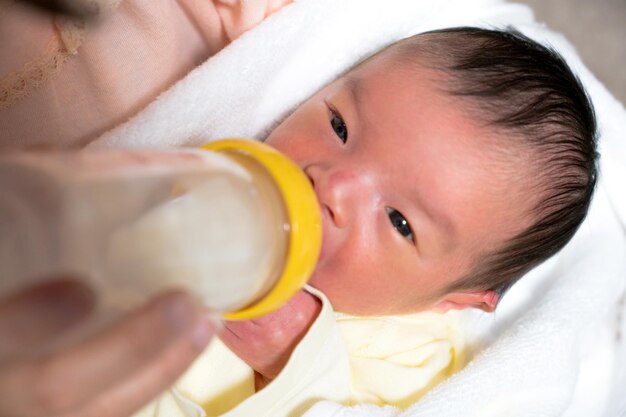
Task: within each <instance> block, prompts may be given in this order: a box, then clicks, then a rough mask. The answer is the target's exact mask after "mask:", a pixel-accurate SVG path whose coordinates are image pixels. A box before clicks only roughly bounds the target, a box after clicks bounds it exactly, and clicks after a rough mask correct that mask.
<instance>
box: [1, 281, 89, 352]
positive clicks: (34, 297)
mask: <svg viewBox="0 0 626 417" xmlns="http://www.w3.org/2000/svg"><path fill="white" fill-rule="evenodd" d="M93 307H94V294H93V292H92V291H91V290H90V289H89V288H88V287H87V286H85V285H84V284H82V283H80V282H78V281H75V280H72V279H70V278H62V279H61V278H60V279H58V280H55V281H49V282H46V283H44V284H41V285H38V286H35V287H32V288H29V289H28V290H26V291H22V292H19V293H17V294H14V295H12V296H10V297H9V298H7V299H5V300H3V301H0V358H7V357H11V356H14V355H16V354H18V353H20V354H23V353H25V351H26V350H30V349H32V348H34V347H40V346H41V345H42V344H43V343H44V342H45V341H47V340H50V339H53V338H55V337H57V336H59V335H60V334H61V333H63V332H65V331H67V330H69V329H70V328H72V327H73V326H74V325H76V324H78V323H79V322H81V321H82V320H83V319H85V318H86V317H88V316H89V314H90V313H91V311H92V310H93Z"/></svg>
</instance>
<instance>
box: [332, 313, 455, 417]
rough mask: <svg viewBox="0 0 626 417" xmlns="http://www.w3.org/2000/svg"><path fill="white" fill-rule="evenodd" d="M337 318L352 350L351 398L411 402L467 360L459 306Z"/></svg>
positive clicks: (396, 403)
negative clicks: (454, 309)
mask: <svg viewBox="0 0 626 417" xmlns="http://www.w3.org/2000/svg"><path fill="white" fill-rule="evenodd" d="M335 318H336V322H337V325H338V327H339V330H340V332H341V334H342V336H343V339H344V342H345V345H346V349H347V351H348V356H349V361H350V370H351V380H352V390H351V401H352V402H353V403H367V404H378V405H383V404H390V405H394V406H397V407H400V408H404V407H408V406H409V405H411V404H413V403H414V402H415V401H417V400H418V399H419V398H420V397H421V396H422V395H424V394H425V393H426V392H427V391H428V390H429V389H431V388H432V387H433V386H434V385H436V384H437V383H439V382H441V381H442V380H443V379H445V378H446V377H448V376H450V375H451V374H452V373H454V372H456V371H457V370H459V369H460V368H461V367H463V366H464V364H465V342H464V338H463V337H462V333H461V332H460V328H459V323H458V317H457V315H456V312H449V313H446V314H438V313H433V312H424V313H418V314H412V315H406V316H384V317H367V318H363V317H354V316H349V315H346V314H341V313H335Z"/></svg>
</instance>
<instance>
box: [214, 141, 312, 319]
mask: <svg viewBox="0 0 626 417" xmlns="http://www.w3.org/2000/svg"><path fill="white" fill-rule="evenodd" d="M202 148H203V149H207V150H211V151H216V152H223V153H226V154H228V153H238V154H241V155H246V156H249V157H251V158H252V159H254V160H255V161H257V162H258V163H259V164H260V165H262V166H263V167H264V168H265V169H266V170H267V172H268V173H269V174H270V176H271V177H272V179H273V180H274V182H275V184H276V185H277V187H278V189H279V191H280V193H281V194H282V197H283V203H284V205H285V211H286V213H287V217H288V220H289V225H290V227H289V230H288V247H287V256H286V259H285V264H284V267H283V270H282V274H281V275H280V277H279V278H278V280H277V281H276V284H275V285H274V287H273V288H272V289H271V290H270V291H269V292H268V293H267V294H265V296H263V298H261V299H259V300H258V301H256V302H255V303H254V304H252V305H249V306H247V307H244V308H243V309H241V310H238V311H234V312H229V313H226V314H224V315H223V317H224V319H226V320H248V319H251V318H254V317H259V316H262V315H264V314H267V313H270V312H272V311H274V310H276V309H278V308H280V307H281V306H282V305H283V304H285V303H286V302H287V301H288V300H289V299H290V298H291V297H293V296H294V295H295V294H296V293H297V292H298V291H299V290H300V289H301V288H302V287H303V286H304V284H306V282H307V280H308V279H309V277H310V276H311V274H312V273H313V270H314V269H315V265H316V263H317V258H318V256H319V252H320V249H321V245H322V222H321V215H320V209H319V204H318V202H317V198H316V196H315V191H314V190H313V187H312V186H311V183H310V181H309V179H308V178H307V176H306V175H305V174H304V173H303V172H302V170H301V169H300V168H299V167H298V166H297V165H296V164H295V163H294V162H293V161H291V160H290V159H289V158H287V157H286V156H285V155H283V154H281V153H280V152H278V151H277V150H275V149H274V148H271V147H270V146H268V145H265V144H263V143H261V142H257V141H254V140H250V139H223V140H218V141H215V142H210V143H207V144H206V145H203V146H202Z"/></svg>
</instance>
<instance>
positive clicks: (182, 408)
mask: <svg viewBox="0 0 626 417" xmlns="http://www.w3.org/2000/svg"><path fill="white" fill-rule="evenodd" d="M307 290H308V291H310V292H311V293H313V294H314V295H316V296H317V297H319V298H320V299H321V300H322V310H321V312H320V315H319V316H318V317H317V319H316V320H315V322H314V323H313V325H312V326H311V328H310V329H309V332H308V333H307V334H306V335H305V337H304V338H303V339H302V341H301V342H300V343H299V344H298V346H297V347H296V349H295V350H294V352H293V354H292V356H291V358H290V359H289V362H288V363H287V365H286V366H285V368H284V369H283V371H282V372H281V373H280V375H279V376H278V377H277V378H276V379H275V380H274V381H272V383H271V384H269V385H268V386H267V387H265V388H264V389H263V390H261V391H260V392H258V393H254V374H253V371H252V370H251V369H250V368H248V367H247V365H246V364H244V363H243V361H241V360H240V359H239V358H237V357H236V356H235V355H234V354H232V353H231V352H230V351H228V349H227V348H226V347H225V346H224V345H223V344H222V343H221V342H219V341H218V340H215V341H214V342H212V343H211V345H210V346H209V348H208V349H207V350H206V351H205V352H204V353H203V354H202V356H201V357H200V358H199V359H198V360H197V361H196V362H195V363H194V365H193V366H192V367H191V368H190V370H189V371H188V372H187V373H186V374H185V375H184V376H183V377H182V378H181V379H180V380H179V381H178V383H177V384H176V389H175V390H172V391H170V392H168V393H166V394H164V395H163V396H162V397H161V398H159V399H157V400H156V401H154V402H153V403H152V404H150V405H148V406H147V407H146V408H144V410H142V411H141V412H140V413H139V414H137V415H135V416H134V417H148V416H150V417H152V416H155V417H200V416H202V417H205V416H207V417H213V416H223V417H250V416H255V417H297V416H301V415H302V414H303V413H304V412H306V411H307V410H308V409H309V408H310V407H311V406H312V405H313V404H314V403H316V402H317V401H320V400H332V401H335V402H339V403H343V404H346V405H352V404H357V403H368V404H390V405H395V406H398V407H406V406H408V405H410V404H412V403H413V402H415V401H416V400H417V399H418V398H420V397H421V396H422V395H423V394H424V393H425V392H426V391H428V390H429V389H430V388H432V387H433V386H434V385H435V384H437V383H438V382H440V381H441V380H442V379H444V378H446V377H447V376H449V375H450V374H451V373H453V372H455V371H456V370H458V369H459V368H460V367H462V366H463V364H464V341H463V338H462V336H461V332H460V329H459V326H458V321H457V317H456V315H455V314H454V313H448V314H436V313H430V312H426V313H420V314H414V315H407V316H396V317H389V316H386V317H367V318H364V317H354V316H349V315H346V314H341V313H335V312H333V311H332V307H331V305H330V303H329V302H328V300H327V299H326V297H325V296H324V295H323V294H322V293H320V292H319V291H317V290H315V289H313V288H310V287H307Z"/></svg>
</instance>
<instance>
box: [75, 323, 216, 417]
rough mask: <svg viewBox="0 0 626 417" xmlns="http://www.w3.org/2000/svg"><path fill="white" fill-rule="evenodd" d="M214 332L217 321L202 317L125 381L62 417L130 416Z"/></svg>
mask: <svg viewBox="0 0 626 417" xmlns="http://www.w3.org/2000/svg"><path fill="white" fill-rule="evenodd" d="M214 333H215V324H214V322H213V321H212V320H210V319H208V318H206V317H202V316H201V317H199V319H198V320H197V322H196V323H195V324H194V325H193V326H192V327H191V328H190V329H189V330H187V331H186V332H185V333H184V334H183V335H182V336H181V338H180V339H179V340H177V341H176V342H175V343H173V344H172V345H170V346H169V347H168V348H167V349H166V350H165V351H164V352H162V354H161V355H160V356H159V357H158V358H156V359H155V360H154V361H152V362H151V363H150V364H147V365H146V366H144V367H143V368H141V369H139V370H138V371H137V372H135V373H133V374H132V375H129V376H128V377H127V378H126V380H125V381H122V382H120V383H119V384H116V385H114V386H113V387H111V389H110V390H109V391H108V392H105V393H103V394H102V395H100V396H98V397H97V398H96V399H95V400H94V401H92V402H90V403H89V404H86V405H85V406H84V407H82V408H81V409H80V410H77V411H76V412H73V413H70V414H69V415H67V416H63V417H100V416H107V417H127V416H130V415H132V414H133V413H135V412H137V411H138V410H140V409H141V408H142V407H143V406H144V405H146V404H148V403H149V402H150V401H151V400H152V399H154V398H156V397H157V396H158V395H159V394H161V393H163V392H164V391H165V390H166V389H167V388H169V387H171V386H172V384H173V383H174V382H175V381H176V380H177V379H178V378H179V377H180V376H181V375H182V373H183V372H184V371H185V370H186V369H187V368H188V367H189V366H190V365H191V364H192V363H193V360H194V359H195V358H196V357H197V356H198V355H199V354H200V353H201V352H202V351H203V350H204V348H205V347H206V345H207V344H208V342H209V340H210V339H211V338H212V337H213V334H214Z"/></svg>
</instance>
